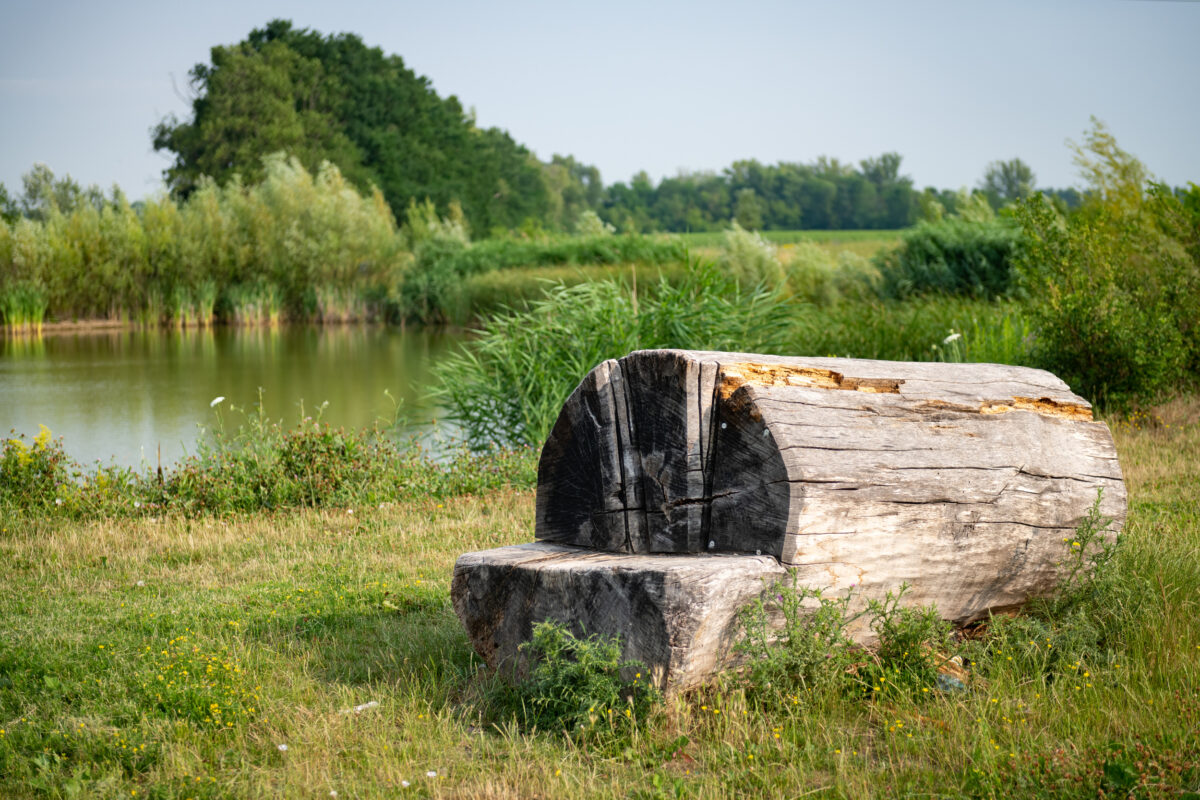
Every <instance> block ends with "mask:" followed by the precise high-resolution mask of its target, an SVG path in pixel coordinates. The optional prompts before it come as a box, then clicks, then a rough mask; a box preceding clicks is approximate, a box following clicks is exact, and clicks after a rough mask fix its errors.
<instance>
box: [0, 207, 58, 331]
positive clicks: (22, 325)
mask: <svg viewBox="0 0 1200 800" xmlns="http://www.w3.org/2000/svg"><path fill="white" fill-rule="evenodd" d="M0 225H4V223H3V222H0ZM46 305H47V302H46V292H45V290H44V289H43V288H42V286H41V285H40V284H38V283H37V282H35V281H31V280H24V281H17V282H14V283H13V284H11V285H9V286H6V287H4V288H3V289H0V320H3V323H4V327H5V328H8V330H9V331H10V332H12V333H25V332H29V333H37V332H39V331H41V329H42V322H43V320H45V318H46Z"/></svg>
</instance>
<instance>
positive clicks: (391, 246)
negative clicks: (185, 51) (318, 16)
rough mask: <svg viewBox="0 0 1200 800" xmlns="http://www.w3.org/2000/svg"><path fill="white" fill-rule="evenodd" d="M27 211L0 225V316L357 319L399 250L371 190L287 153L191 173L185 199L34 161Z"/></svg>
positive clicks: (392, 269)
mask: <svg viewBox="0 0 1200 800" xmlns="http://www.w3.org/2000/svg"><path fill="white" fill-rule="evenodd" d="M27 178H28V180H27V185H33V184H37V185H40V186H43V189H42V190H39V191H40V193H41V195H44V196H45V197H44V203H43V204H42V206H40V207H39V209H38V214H37V217H36V218H35V219H21V220H18V221H17V222H16V223H15V224H13V225H11V226H10V225H8V224H7V223H0V286H3V287H5V288H4V289H3V290H0V312H2V313H3V314H4V317H5V324H6V325H8V326H14V325H23V326H33V327H36V326H37V324H39V322H40V320H42V319H46V320H54V319H59V320H61V319H71V318H107V319H122V320H130V321H139V322H142V323H144V324H147V325H169V326H175V327H178V326H192V325H207V324H210V323H212V322H214V321H217V320H220V321H226V322H235V323H243V324H244V323H250V322H253V323H258V322H268V321H276V320H277V319H278V317H279V316H280V315H281V314H282V315H284V316H287V317H289V318H291V319H293V320H313V319H341V318H347V317H353V318H355V319H361V318H364V317H366V316H369V315H371V314H377V313H379V310H378V306H379V304H378V303H375V304H372V303H368V302H366V300H365V298H368V297H373V296H378V295H380V294H383V295H385V296H386V295H390V293H391V292H392V291H393V289H394V286H395V284H396V282H397V280H398V279H399V274H400V268H401V266H402V264H403V262H404V260H405V259H406V258H407V256H406V253H405V252H404V250H403V246H402V245H403V242H402V240H401V238H400V237H399V236H398V235H397V231H396V224H395V220H394V219H393V217H392V213H391V210H390V208H389V207H388V205H387V203H386V202H385V201H384V200H383V196H382V195H381V194H379V192H378V191H375V192H372V193H369V194H366V195H363V194H360V193H359V192H358V191H357V190H356V189H355V188H354V187H353V186H352V185H351V184H350V183H349V182H348V181H347V180H346V179H345V178H344V177H343V176H342V174H341V173H340V172H339V171H338V169H337V167H335V166H332V165H330V164H325V165H324V166H322V167H321V168H320V169H318V170H317V171H316V173H315V174H314V173H310V172H309V171H307V170H306V169H305V168H304V167H303V166H301V164H300V163H299V162H298V161H297V160H296V159H295V158H289V157H288V156H286V155H285V154H284V153H275V154H272V155H268V156H266V157H265V158H264V159H263V169H262V177H261V180H259V181H256V182H254V183H243V182H242V181H241V180H240V179H238V178H233V179H231V180H229V181H228V182H227V183H225V184H224V185H220V186H219V185H217V184H216V183H215V182H213V181H212V180H209V179H201V180H200V181H199V182H198V183H197V185H196V186H195V187H194V191H192V192H191V193H190V194H189V196H188V197H187V199H186V200H183V201H178V202H177V201H176V200H174V199H172V198H170V197H154V198H150V199H149V200H147V201H145V202H144V203H142V204H139V205H138V206H137V207H135V206H134V205H133V204H131V203H130V202H129V200H128V198H126V197H125V195H124V194H122V193H121V192H120V191H119V190H114V191H113V192H112V194H111V195H110V196H106V195H105V194H103V193H102V192H100V191H99V190H98V189H94V188H93V189H89V190H87V191H81V190H80V189H79V187H78V185H76V184H74V182H73V181H71V180H70V179H69V178H64V179H55V177H54V175H53V173H51V172H50V171H49V170H48V169H47V168H45V167H44V165H39V168H35V170H34V171H33V172H32V173H31V174H30V175H29V176H27Z"/></svg>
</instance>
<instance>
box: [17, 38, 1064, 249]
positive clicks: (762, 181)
mask: <svg viewBox="0 0 1200 800" xmlns="http://www.w3.org/2000/svg"><path fill="white" fill-rule="evenodd" d="M191 84H192V88H193V90H194V91H195V98H194V100H193V102H192V113H191V116H190V118H189V119H187V120H183V121H181V120H179V119H177V118H175V117H173V116H172V117H168V118H167V119H165V120H163V121H162V122H161V123H160V124H159V125H158V126H157V127H156V128H155V130H154V146H155V148H156V149H159V150H166V151H169V152H171V153H174V155H175V161H174V163H173V164H172V165H171V166H170V167H169V168H168V169H167V170H166V178H167V182H168V185H169V186H170V188H171V190H172V192H173V193H174V194H175V195H176V196H177V197H186V196H187V195H189V194H191V193H192V192H193V191H195V190H196V188H197V187H198V186H200V185H202V178H204V177H205V176H208V177H211V178H214V179H215V180H217V181H218V182H219V183H225V182H226V181H228V180H229V179H230V178H232V177H233V176H234V175H240V176H241V179H242V181H243V182H244V183H245V184H248V185H249V184H253V183H256V182H257V181H259V180H261V179H262V177H263V175H264V161H263V159H264V157H266V156H268V155H270V154H271V153H276V152H280V151H284V152H286V153H288V154H289V155H290V156H292V157H294V158H296V159H297V160H298V161H299V163H300V164H301V165H303V166H304V167H305V168H306V169H307V170H308V171H309V172H313V173H315V172H317V171H318V169H319V168H320V165H321V163H322V162H323V161H329V162H331V163H332V164H334V165H336V166H337V167H338V169H339V170H340V172H341V174H342V175H343V176H345V178H346V179H347V180H349V181H350V182H351V183H353V184H354V185H355V186H357V187H358V188H359V189H360V190H366V189H367V188H368V187H369V186H371V185H374V186H376V187H378V188H379V189H380V190H381V191H382V192H383V195H384V197H385V198H386V199H387V202H388V204H389V205H390V206H391V208H392V210H393V212H394V213H395V215H396V216H397V217H398V218H399V219H401V220H402V221H403V220H404V218H405V215H406V212H407V209H408V208H409V207H410V205H412V204H413V203H416V204H418V205H420V206H421V207H425V206H424V201H426V200H429V201H431V202H432V203H433V206H434V207H435V208H436V209H439V210H440V211H441V212H446V211H448V210H449V209H450V208H451V205H452V204H454V203H457V204H458V206H456V207H461V210H462V212H463V214H464V216H465V219H466V222H467V224H468V225H469V226H470V228H471V232H472V233H473V234H474V235H476V236H479V235H486V234H488V233H491V232H493V231H495V230H500V229H503V230H511V229H513V228H517V227H521V228H522V229H524V230H530V231H533V230H537V229H540V228H546V229H550V230H559V231H570V230H573V229H574V228H575V227H576V225H577V224H578V222H579V220H580V219H581V215H582V214H583V213H584V212H585V211H592V212H595V213H597V214H599V215H600V217H601V218H602V219H603V221H604V222H605V223H609V224H611V225H613V226H614V227H615V228H617V229H618V230H621V231H625V232H650V231H671V232H682V231H705V230H719V229H722V228H725V227H728V225H729V223H730V221H731V220H737V222H738V223H739V224H740V225H741V226H742V227H743V228H747V229H766V230H796V229H836V228H857V229H871V228H873V229H881V228H886V229H895V228H903V227H906V226H908V225H911V224H912V223H913V222H915V221H916V220H917V219H918V218H921V217H922V216H924V217H930V216H931V214H932V213H933V211H934V210H936V209H940V210H941V211H942V212H945V213H953V212H954V210H955V209H956V207H957V205H958V203H959V202H960V197H959V195H960V194H961V192H954V191H950V190H936V189H926V190H925V191H924V192H923V193H920V192H917V191H915V190H914V188H913V183H912V180H911V179H910V178H908V177H907V176H904V175H902V174H901V173H900V165H901V156H900V154H899V153H884V154H882V155H880V156H878V157H875V158H867V159H863V160H862V161H860V162H858V164H857V165H856V164H852V163H846V162H841V161H839V160H838V159H836V158H827V157H824V156H822V157H820V158H817V159H816V160H815V161H813V162H811V163H808V164H802V163H793V162H780V163H778V164H775V165H769V164H762V163H760V162H758V161H755V160H743V161H735V162H734V163H733V164H731V165H730V166H729V167H727V168H725V169H724V170H722V171H721V172H719V173H718V172H681V173H680V174H679V175H677V176H674V177H668V178H664V179H663V180H661V181H659V182H657V184H656V183H655V182H654V181H653V180H651V178H650V176H649V175H647V174H646V173H645V172H641V173H639V174H637V175H635V176H634V177H633V178H632V179H631V180H630V181H628V182H619V183H615V184H613V185H612V186H608V187H606V186H605V185H604V184H603V183H602V181H601V178H600V172H599V170H597V169H596V168H595V167H594V166H590V165H588V164H585V163H581V162H579V161H577V160H576V159H575V158H574V157H573V156H569V155H555V156H553V157H552V158H551V160H550V161H549V162H545V163H542V162H539V161H538V160H537V159H536V158H535V157H534V156H533V155H532V154H531V153H530V152H529V151H528V150H527V149H526V148H524V147H522V146H521V145H520V144H518V143H517V142H516V141H514V140H513V139H512V137H510V136H509V135H508V134H507V133H506V132H504V131H501V130H499V129H496V128H480V127H479V126H477V125H476V124H475V121H474V117H473V114H471V113H467V112H464V110H463V107H462V105H461V104H460V103H459V101H458V99H457V98H456V97H454V96H450V97H446V98H442V97H439V96H438V94H437V93H436V92H435V91H434V90H433V88H432V86H431V85H430V82H429V79H428V78H425V77H423V76H420V75H417V74H415V73H414V72H413V71H412V70H410V69H408V68H407V67H406V66H405V65H404V61H403V59H401V58H400V56H397V55H386V54H384V53H383V52H382V51H381V50H380V49H379V48H377V47H368V46H367V45H366V44H364V43H363V41H362V40H361V39H360V38H359V37H358V36H355V35H353V34H348V33H342V34H336V35H328V36H326V35H322V34H321V33H318V32H316V31H312V30H308V29H297V28H294V27H293V26H292V24H291V23H290V22H288V21H286V20H273V21H271V22H269V23H268V24H267V25H266V26H264V27H263V28H260V29H256V30H254V31H251V33H250V34H249V36H247V37H246V39H245V41H242V42H239V43H237V44H233V45H223V46H218V47H214V48H212V52H211V63H209V64H197V65H196V66H195V67H194V68H193V69H192V71H191ZM980 187H981V189H982V191H983V194H984V195H986V196H987V199H988V201H989V202H990V203H991V204H992V205H993V207H997V208H998V207H999V206H1000V205H1003V204H1004V203H1007V202H1011V201H1013V200H1016V199H1019V198H1022V197H1025V196H1027V195H1028V194H1029V193H1030V192H1032V191H1033V172H1032V171H1031V170H1030V169H1029V167H1028V166H1027V165H1026V164H1024V162H1022V161H1021V160H1020V159H1013V160H1011V161H996V162H993V163H992V164H990V165H989V166H988V170H987V172H986V174H985V175H984V177H983V180H982V181H981V183H980ZM1051 193H1052V196H1054V197H1055V198H1056V202H1058V203H1060V204H1062V205H1064V206H1074V205H1078V203H1079V201H1080V196H1079V194H1078V193H1077V192H1075V191H1074V190H1066V191H1058V192H1051ZM26 194H27V195H30V196H32V195H31V193H30V192H28V191H27V192H26ZM964 196H965V195H964ZM0 200H2V198H0ZM12 206H13V201H12V200H9V201H8V206H3V203H2V202H0V213H10V214H11V207H12ZM6 207H7V208H9V209H10V210H9V211H8V212H5V211H4V208H6ZM414 207H415V206H414ZM25 211H26V213H27V214H28V213H29V210H28V209H25ZM35 213H36V211H35Z"/></svg>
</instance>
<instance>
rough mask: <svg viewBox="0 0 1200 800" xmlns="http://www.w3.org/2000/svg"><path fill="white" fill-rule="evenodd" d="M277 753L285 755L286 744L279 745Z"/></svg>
mask: <svg viewBox="0 0 1200 800" xmlns="http://www.w3.org/2000/svg"><path fill="white" fill-rule="evenodd" d="M279 752H281V753H286V752H287V745H286V744H281V745H279Z"/></svg>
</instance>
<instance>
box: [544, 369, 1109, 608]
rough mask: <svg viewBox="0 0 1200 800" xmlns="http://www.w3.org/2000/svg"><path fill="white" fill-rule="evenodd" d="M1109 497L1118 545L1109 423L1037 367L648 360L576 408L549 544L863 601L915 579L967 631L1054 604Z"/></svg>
mask: <svg viewBox="0 0 1200 800" xmlns="http://www.w3.org/2000/svg"><path fill="white" fill-rule="evenodd" d="M618 409H623V411H624V413H620V411H619V410H618ZM1099 490H1103V503H1102V507H1101V510H1102V512H1103V513H1104V514H1105V515H1106V516H1109V517H1111V518H1113V520H1114V522H1113V526H1112V529H1111V535H1115V534H1116V532H1117V531H1118V530H1119V528H1120V526H1121V524H1122V523H1123V520H1124V517H1125V490H1124V483H1123V480H1122V477H1121V470H1120V465H1119V464H1118V462H1117V458H1116V451H1115V448H1114V447H1113V443H1112V438H1111V436H1110V434H1109V432H1108V429H1107V427H1106V426H1105V425H1104V424H1103V423H1099V422H1095V421H1093V420H1092V414H1091V407H1090V406H1089V405H1088V403H1087V402H1086V401H1084V400H1083V399H1082V398H1080V397H1078V396H1077V395H1074V394H1073V393H1071V391H1070V389H1069V388H1068V387H1067V386H1066V385H1065V384H1064V383H1063V382H1062V381H1061V380H1059V379H1058V378H1056V377H1055V376H1053V375H1051V374H1050V373H1047V372H1044V371H1041V370H1033V369H1027V368H1021V367H1008V366H1000V365H991V364H941V363H899V362H886V361H866V360H855V359H829V358H825V359H822V358H790V357H780V356H765V355H756V354H746V353H716V352H695V351H681V350H666V351H638V352H635V353H631V354H630V355H628V356H626V357H624V358H622V359H620V360H618V361H610V362H605V364H604V365H601V366H600V367H598V368H597V370H595V371H593V373H592V374H591V375H589V376H588V378H587V379H585V380H584V382H583V383H581V384H580V387H579V389H577V390H576V393H575V394H574V395H572V397H571V399H570V400H569V401H568V402H567V404H566V405H565V406H564V408H563V412H562V416H561V417H560V419H559V423H558V424H557V425H556V426H555V428H554V431H553V432H552V434H551V436H550V440H549V441H548V442H547V445H546V448H545V449H544V450H543V454H542V461H541V464H540V466H539V486H538V506H537V507H538V517H537V524H536V531H537V534H536V535H537V538H538V539H539V540H542V541H548V542H558V543H563V544H570V545H576V546H581V547H592V548H596V549H602V550H607V551H613V552H626V553H696V552H704V551H721V552H741V553H762V554H764V555H766V554H769V555H772V556H775V557H776V558H777V559H779V560H780V561H781V562H782V563H784V564H788V565H795V566H798V567H802V568H804V570H805V572H806V573H807V574H811V575H812V576H813V580H814V581H815V582H816V583H815V585H820V586H825V587H830V588H847V587H848V586H849V585H850V584H854V585H855V586H856V587H858V588H859V592H860V594H861V595H863V596H874V595H877V594H882V593H883V592H884V591H887V590H889V589H895V588H896V587H897V586H898V585H899V584H900V583H901V582H908V583H909V584H910V585H911V586H912V591H911V593H910V595H909V598H908V599H909V602H912V603H920V604H929V603H934V604H936V605H937V606H938V607H939V609H940V610H941V612H942V614H943V616H945V617H946V618H947V619H951V620H954V621H956V622H966V621H968V620H971V619H975V618H978V617H980V616H982V615H985V614H986V613H988V611H990V610H996V609H1000V608H1008V607H1012V606H1015V605H1019V604H1021V603H1023V602H1025V601H1027V600H1028V599H1029V598H1030V597H1033V596H1035V595H1039V594H1044V593H1046V592H1049V591H1051V590H1052V589H1053V586H1054V584H1055V580H1056V577H1057V574H1058V571H1057V563H1058V562H1059V561H1061V560H1062V557H1063V554H1064V552H1065V551H1064V550H1063V542H1062V540H1063V538H1064V537H1067V536H1070V534H1071V532H1072V531H1073V529H1074V528H1075V527H1076V526H1077V525H1078V524H1079V523H1080V521H1081V520H1082V519H1083V518H1084V516H1085V514H1086V512H1087V510H1088V509H1089V507H1090V506H1091V504H1092V503H1093V502H1094V501H1095V499H1096V496H1097V492H1098V491H1099ZM617 519H620V520H621V523H622V524H623V532H624V536H622V535H620V534H621V532H622V530H621V528H620V526H618V525H615V524H608V525H607V526H606V521H607V520H617Z"/></svg>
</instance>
